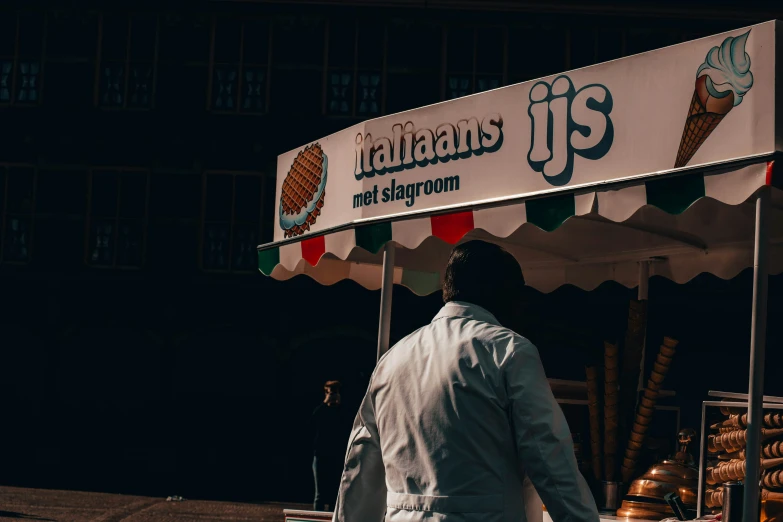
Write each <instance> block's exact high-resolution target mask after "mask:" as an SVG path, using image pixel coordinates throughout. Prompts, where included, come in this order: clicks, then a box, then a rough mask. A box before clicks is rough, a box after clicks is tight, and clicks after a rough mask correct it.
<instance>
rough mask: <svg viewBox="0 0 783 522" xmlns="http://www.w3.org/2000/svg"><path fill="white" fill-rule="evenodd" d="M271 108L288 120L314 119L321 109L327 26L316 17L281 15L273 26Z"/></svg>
mask: <svg viewBox="0 0 783 522" xmlns="http://www.w3.org/2000/svg"><path fill="white" fill-rule="evenodd" d="M273 31H274V50H273V56H272V60H273V76H272V78H273V80H272V86H271V87H272V94H271V100H272V102H273V103H272V105H271V107H270V109H271V110H272V111H275V112H280V113H282V114H285V115H286V116H287V117H291V116H294V117H299V116H305V117H307V116H315V115H317V114H319V113H320V112H321V109H322V103H321V100H322V86H323V80H324V78H323V72H324V60H325V57H324V45H325V43H326V42H325V35H326V32H325V23H324V20H323V19H322V18H319V17H315V16H281V17H278V18H275V20H274V24H273Z"/></svg>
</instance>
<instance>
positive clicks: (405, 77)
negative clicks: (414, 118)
mask: <svg viewBox="0 0 783 522" xmlns="http://www.w3.org/2000/svg"><path fill="white" fill-rule="evenodd" d="M387 31H388V34H387V42H388V43H387V49H388V51H387V80H386V86H387V88H386V92H387V96H386V112H388V113H394V112H400V111H404V110H408V109H413V108H416V107H421V106H422V105H429V104H431V103H436V102H438V101H440V100H441V56H442V50H443V28H442V27H441V26H440V25H435V24H429V23H426V22H412V21H407V20H392V21H390V22H389V24H388V26H387Z"/></svg>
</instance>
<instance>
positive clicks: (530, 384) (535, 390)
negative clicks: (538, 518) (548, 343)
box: [504, 336, 599, 522]
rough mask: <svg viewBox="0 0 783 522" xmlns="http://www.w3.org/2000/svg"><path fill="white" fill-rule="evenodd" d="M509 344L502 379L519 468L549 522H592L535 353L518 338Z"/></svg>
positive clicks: (586, 492) (593, 512)
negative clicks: (509, 350)
mask: <svg viewBox="0 0 783 522" xmlns="http://www.w3.org/2000/svg"><path fill="white" fill-rule="evenodd" d="M511 342H512V343H513V344H514V346H513V347H510V348H511V349H512V350H513V352H512V356H511V358H510V360H508V361H507V364H506V365H505V372H504V374H505V380H506V393H507V396H508V400H509V416H510V422H511V423H512V424H513V426H512V428H513V431H514V436H515V438H516V445H517V454H518V457H519V461H520V462H519V464H520V468H521V469H522V470H524V472H525V473H527V475H528V477H530V480H531V482H533V485H534V486H535V489H536V491H537V492H538V494H539V496H540V497H541V500H542V501H543V502H544V505H545V506H546V509H547V511H548V512H549V514H550V515H551V517H552V520H553V521H554V522H598V520H599V518H598V509H597V508H596V505H595V500H594V499H593V496H592V494H591V493H590V489H589V488H588V487H587V483H586V482H585V480H584V477H582V474H581V473H580V472H579V468H578V465H577V462H576V456H575V455H574V444H573V440H572V439H571V432H570V430H569V428H568V423H567V422H566V419H565V415H563V411H562V410H561V409H560V405H559V404H557V401H556V400H555V397H554V395H553V394H552V389H551V388H550V387H549V382H548V381H547V379H546V375H545V374H544V367H543V365H542V364H541V359H540V357H539V354H538V350H537V349H536V347H535V346H533V345H532V344H531V343H530V342H529V341H528V340H526V339H524V338H523V337H520V336H514V337H513V339H512V340H511Z"/></svg>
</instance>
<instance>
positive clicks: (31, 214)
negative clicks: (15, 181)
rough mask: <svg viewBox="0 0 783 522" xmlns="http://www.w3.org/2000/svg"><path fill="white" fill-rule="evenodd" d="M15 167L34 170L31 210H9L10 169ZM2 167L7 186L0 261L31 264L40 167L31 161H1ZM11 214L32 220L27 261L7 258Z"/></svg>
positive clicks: (0, 232) (2, 216)
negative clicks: (6, 244) (6, 248)
mask: <svg viewBox="0 0 783 522" xmlns="http://www.w3.org/2000/svg"><path fill="white" fill-rule="evenodd" d="M14 168H21V169H30V170H31V171H32V176H33V192H32V201H31V208H30V212H9V211H8V180H9V176H8V171H9V170H10V169H14ZM0 169H2V171H3V183H4V184H5V187H4V189H3V205H2V215H0V226H2V229H0V263H2V264H7V265H22V266H24V265H29V264H30V263H31V261H32V259H33V253H34V248H35V247H34V244H35V243H34V241H33V238H34V237H35V222H36V209H35V203H36V192H37V190H38V167H37V166H36V165H33V164H31V163H5V162H3V163H0ZM9 216H22V217H25V218H26V219H28V220H29V222H30V231H29V237H28V240H27V249H28V254H27V259H26V260H25V261H16V260H11V261H9V260H6V259H5V242H6V239H7V238H6V227H7V225H8V218H9Z"/></svg>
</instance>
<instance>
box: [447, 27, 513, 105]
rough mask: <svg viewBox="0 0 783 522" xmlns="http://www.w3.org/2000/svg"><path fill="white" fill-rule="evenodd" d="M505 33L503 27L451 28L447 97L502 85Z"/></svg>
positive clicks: (448, 38)
mask: <svg viewBox="0 0 783 522" xmlns="http://www.w3.org/2000/svg"><path fill="white" fill-rule="evenodd" d="M505 63H506V31H505V29H504V28H502V27H485V28H474V27H461V26H452V27H450V28H449V30H448V36H447V58H446V98H447V99H454V98H460V97H462V96H466V95H468V94H473V93H474V92H482V91H488V90H490V89H497V88H498V87H500V86H501V85H503V83H504V81H503V78H504V76H505Z"/></svg>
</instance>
